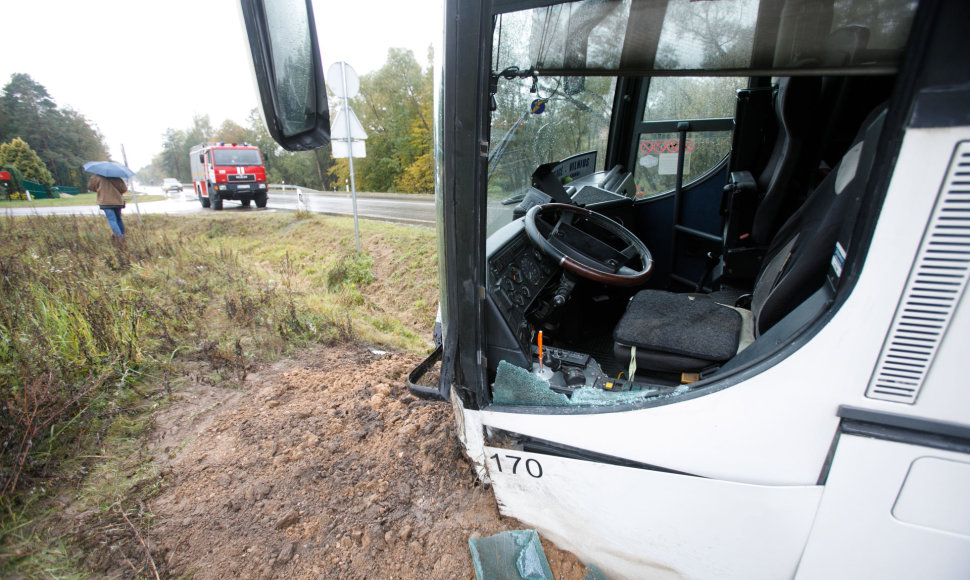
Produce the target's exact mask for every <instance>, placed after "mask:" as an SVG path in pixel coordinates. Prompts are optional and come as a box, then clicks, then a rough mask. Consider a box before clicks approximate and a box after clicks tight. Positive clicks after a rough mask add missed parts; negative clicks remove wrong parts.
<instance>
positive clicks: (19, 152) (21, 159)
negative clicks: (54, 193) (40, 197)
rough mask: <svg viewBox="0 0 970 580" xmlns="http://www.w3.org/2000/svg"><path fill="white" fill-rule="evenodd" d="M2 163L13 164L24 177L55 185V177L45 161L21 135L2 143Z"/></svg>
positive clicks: (0, 157) (0, 153)
mask: <svg viewBox="0 0 970 580" xmlns="http://www.w3.org/2000/svg"><path fill="white" fill-rule="evenodd" d="M0 165H13V166H14V167H16V168H17V169H19V170H20V173H21V174H22V175H23V178H24V179H28V180H30V181H36V182H37V183H40V184H42V185H47V186H51V185H54V178H53V177H51V173H50V171H48V170H47V168H46V167H44V162H43V161H41V159H40V157H38V156H37V154H36V153H34V150H33V149H31V148H30V145H28V144H27V142H26V141H24V140H23V139H21V138H19V137H15V138H14V139H13V140H11V141H10V142H9V143H4V144H3V145H0Z"/></svg>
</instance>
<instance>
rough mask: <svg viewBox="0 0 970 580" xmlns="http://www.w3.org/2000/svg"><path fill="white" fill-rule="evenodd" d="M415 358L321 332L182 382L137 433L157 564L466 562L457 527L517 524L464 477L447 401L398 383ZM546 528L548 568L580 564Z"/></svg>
mask: <svg viewBox="0 0 970 580" xmlns="http://www.w3.org/2000/svg"><path fill="white" fill-rule="evenodd" d="M419 360H420V359H419V358H418V357H415V356H411V355H397V354H379V353H375V352H372V351H370V350H368V349H366V348H363V347H359V346H346V345H345V346H339V345H338V346H328V347H323V346H321V347H318V348H316V349H312V350H308V351H305V352H303V353H301V354H299V355H298V356H296V357H294V358H292V359H288V360H286V361H283V362H280V363H277V364H276V365H274V366H272V367H270V368H267V369H264V370H263V371H261V372H259V373H258V374H251V375H249V376H248V377H247V378H246V380H245V382H244V384H243V385H242V386H241V388H240V389H239V390H235V391H234V390H228V389H225V388H219V387H213V386H209V385H205V384H198V385H194V386H193V387H191V388H190V389H189V390H188V391H186V392H183V395H182V396H181V397H180V400H179V401H178V402H176V403H174V404H172V405H171V406H170V407H168V408H167V409H165V410H164V411H163V412H162V413H161V414H160V416H159V417H158V419H157V425H158V428H157V430H156V433H155V435H154V436H153V439H152V443H151V446H150V448H151V450H152V453H153V454H154V455H155V457H156V460H157V461H158V462H159V463H161V464H162V465H163V466H164V470H165V475H164V480H165V481H166V486H165V488H164V490H163V491H162V492H161V493H160V494H159V495H157V496H156V498H155V499H154V500H152V502H151V503H150V504H149V505H148V506H147V511H148V512H149V513H152V514H153V518H154V523H153V525H151V526H150V528H149V529H148V530H143V532H142V535H143V536H145V544H146V546H148V547H149V548H150V550H151V553H152V557H153V559H154V563H155V565H156V567H157V568H158V570H159V573H160V576H161V577H166V576H167V577H191V578H197V579H208V578H220V579H221V578H314V579H315V578H447V579H452V578H474V572H473V570H472V566H471V557H470V555H469V550H468V538H469V537H474V536H487V535H491V534H494V533H497V532H500V531H503V530H511V529H521V528H523V527H524V526H522V525H521V524H520V523H519V522H517V521H515V520H513V519H510V518H506V517H503V516H501V515H499V513H498V510H497V508H496V505H495V500H494V497H493V495H492V493H491V490H490V489H489V488H487V487H486V486H483V485H481V484H480V483H478V482H477V480H476V478H475V475H474V472H473V470H472V467H471V464H470V463H469V462H468V461H467V459H466V458H465V456H464V454H463V452H462V449H461V447H460V445H459V444H458V440H457V438H456V436H455V435H454V418H453V416H452V413H451V407H450V406H449V405H447V404H445V403H440V402H437V403H435V402H426V401H422V400H419V399H416V398H414V397H412V396H411V395H410V394H408V392H407V389H406V387H405V377H406V375H407V373H408V372H409V371H410V369H411V368H413V367H414V366H415V365H416V364H417V363H418V362H419ZM543 544H544V546H545V549H546V555H547V557H548V559H549V562H550V565H551V567H552V570H553V572H554V574H555V577H556V578H570V579H571V578H581V577H582V576H583V574H582V572H583V565H582V564H581V563H579V562H578V560H576V558H575V557H573V556H572V554H570V553H568V552H562V551H560V550H558V549H556V548H555V547H554V546H553V545H552V544H551V543H549V542H548V541H544V542H543ZM110 569H111V566H110V565H108V566H105V571H106V572H109V571H110ZM116 570H119V571H120V569H118V568H116ZM109 575H110V573H109Z"/></svg>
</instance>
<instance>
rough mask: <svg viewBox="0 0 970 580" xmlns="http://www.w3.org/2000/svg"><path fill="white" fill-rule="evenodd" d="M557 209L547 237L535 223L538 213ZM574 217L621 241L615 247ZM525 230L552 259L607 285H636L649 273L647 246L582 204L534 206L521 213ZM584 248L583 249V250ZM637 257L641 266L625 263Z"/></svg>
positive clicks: (650, 259) (581, 274) (643, 280)
mask: <svg viewBox="0 0 970 580" xmlns="http://www.w3.org/2000/svg"><path fill="white" fill-rule="evenodd" d="M554 211H557V212H559V219H558V220H557V221H556V224H555V225H554V226H553V228H552V231H551V232H550V233H549V235H548V237H547V236H545V235H543V234H542V233H541V232H540V231H539V228H538V227H537V226H536V218H537V217H539V215H540V214H545V213H551V212H554ZM577 217H580V218H582V219H583V220H585V221H586V222H587V223H589V224H592V225H594V226H596V227H597V228H599V229H600V230H602V231H603V232H605V233H606V234H610V235H612V236H613V237H615V238H619V239H620V240H621V241H622V242H623V243H624V244H626V245H625V247H624V248H623V249H622V250H617V249H616V248H614V247H613V245H611V244H610V243H609V242H608V241H607V240H606V239H603V238H606V236H598V235H593V234H591V233H589V232H587V231H584V230H582V229H580V228H577V227H576V226H574V225H573V223H574V221H575V220H576V218H577ZM525 232H526V234H527V235H528V236H529V239H530V240H531V241H532V243H533V244H535V246H536V247H537V248H539V250H540V251H541V252H542V253H543V254H545V255H547V256H549V257H550V258H552V259H554V260H556V262H558V263H559V265H560V266H562V267H563V268H565V269H566V270H569V271H570V272H573V273H574V274H576V275H578V276H582V277H583V278H587V279H589V280H593V281H594V282H601V283H603V284H609V285H611V286H638V285H640V284H643V283H645V282H646V281H647V280H648V279H650V275H651V274H653V258H652V257H651V255H650V250H648V249H647V246H646V245H644V243H643V242H641V241H640V239H639V238H637V237H636V236H635V235H633V233H632V232H630V230H628V229H626V228H625V227H623V226H621V225H620V224H618V223H616V222H615V221H613V220H611V219H610V218H608V217H606V216H604V215H602V214H598V213H596V212H594V211H590V210H588V209H586V208H584V207H579V206H576V205H569V204H565V203H547V204H543V205H537V206H534V207H533V208H532V209H530V210H529V212H528V213H526V214H525ZM584 250H585V251H584ZM637 257H639V258H640V263H641V264H642V265H643V269H641V270H634V269H632V268H629V267H627V266H626V264H627V263H629V262H630V261H631V260H632V259H633V258H637Z"/></svg>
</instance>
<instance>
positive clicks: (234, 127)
mask: <svg viewBox="0 0 970 580" xmlns="http://www.w3.org/2000/svg"><path fill="white" fill-rule="evenodd" d="M212 140H213V141H224V142H226V143H248V142H249V132H248V131H247V130H246V129H245V128H243V127H241V126H240V125H239V124H237V123H236V122H235V121H232V120H230V119H226V120H225V121H223V123H222V125H220V126H219V128H218V129H216V132H215V134H214V135H213V137H212Z"/></svg>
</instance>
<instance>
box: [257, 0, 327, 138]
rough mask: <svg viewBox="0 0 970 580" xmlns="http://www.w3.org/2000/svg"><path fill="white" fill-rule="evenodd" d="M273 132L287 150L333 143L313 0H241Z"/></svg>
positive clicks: (265, 109)
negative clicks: (311, 1) (331, 141)
mask: <svg viewBox="0 0 970 580" xmlns="http://www.w3.org/2000/svg"><path fill="white" fill-rule="evenodd" d="M240 7H241V9H242V17H243V21H244V22H245V23H246V34H247V36H248V37H249V48H250V53H251V56H252V61H253V71H254V73H255V79H256V85H257V86H258V87H259V96H260V102H261V105H262V113H263V118H264V119H265V120H266V127H267V129H269V133H270V135H271V136H272V137H273V139H275V140H276V142H277V143H279V144H280V145H281V146H282V147H283V148H284V149H286V150H287V151H306V150H309V149H316V148H318V147H322V146H324V145H326V144H327V143H329V142H330V109H329V107H328V105H327V88H326V84H325V83H324V78H323V65H322V64H321V61H320V47H319V44H318V42H317V29H316V24H315V23H314V20H313V7H312V6H311V4H310V0H240Z"/></svg>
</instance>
